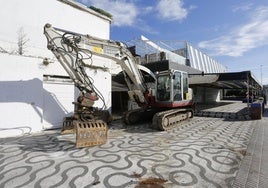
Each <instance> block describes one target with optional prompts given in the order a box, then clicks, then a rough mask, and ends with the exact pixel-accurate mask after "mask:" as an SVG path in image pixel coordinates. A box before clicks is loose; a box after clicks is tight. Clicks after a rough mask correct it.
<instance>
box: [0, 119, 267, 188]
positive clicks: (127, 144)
mask: <svg viewBox="0 0 268 188" xmlns="http://www.w3.org/2000/svg"><path fill="white" fill-rule="evenodd" d="M262 121H266V122H267V118H266V119H265V118H263V120H254V121H253V120H243V121H241V120H235V121H234V120H228V119H224V118H212V117H194V118H193V119H191V120H190V121H188V122H186V123H184V124H183V125H182V126H180V127H178V128H176V129H173V130H171V131H168V132H159V131H154V130H151V129H150V128H149V124H146V123H144V124H141V125H139V126H131V127H124V126H123V125H122V123H121V122H120V121H115V122H113V123H112V124H111V125H110V130H109V138H108V141H107V143H106V144H104V145H101V146H95V147H88V148H82V149H76V148H75V144H74V141H75V136H74V135H61V134H60V132H59V131H57V130H56V131H45V132H43V133H41V134H34V135H25V136H23V137H15V138H2V139H0V187H1V188H2V187H7V188H11V187H27V188H28V187H42V188H43V187H62V188H66V187H79V188H80V187H94V188H104V187H109V188H110V187H111V188H113V187H130V188H131V187H133V188H134V187H137V188H140V187H156V188H159V187H160V188H161V187H167V188H169V187H232V186H233V185H234V183H236V184H237V185H238V183H239V181H240V180H239V178H240V177H241V178H242V176H241V175H240V164H241V167H242V166H243V163H244V160H245V159H246V158H247V157H248V156H249V155H251V154H253V153H250V152H251V151H247V150H249V149H250V147H251V142H252V140H259V136H255V137H254V135H255V134H259V132H263V131H259V129H261V130H262V128H261V127H262V126H263V125H264V124H265V123H263V124H262V125H260V122H262ZM265 130H267V129H265ZM256 131H257V132H256ZM265 133H267V131H266V132H265ZM262 140H265V139H264V138H263V139H262ZM265 143H267V142H265ZM265 143H264V142H263V145H265ZM255 145H256V144H255ZM248 146H249V147H248ZM266 151H267V146H266ZM249 153H250V154H249ZM252 163H253V162H252ZM262 163H264V162H262ZM262 163H261V164H262ZM261 164H259V166H261ZM263 170H265V169H264V168H263ZM266 172H267V171H266ZM260 173H264V172H262V168H260ZM242 174H244V173H242ZM236 175H237V176H236ZM238 176H239V178H237V177H238ZM237 181H238V183H237ZM238 187H239V186H238Z"/></svg>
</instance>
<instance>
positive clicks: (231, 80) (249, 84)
mask: <svg viewBox="0 0 268 188" xmlns="http://www.w3.org/2000/svg"><path fill="white" fill-rule="evenodd" d="M189 84H190V87H193V86H201V87H210V88H217V89H248V88H250V89H254V90H262V86H261V84H260V83H259V82H258V80H257V79H256V78H255V77H254V75H253V74H252V73H251V71H243V72H229V73H212V74H190V75H189Z"/></svg>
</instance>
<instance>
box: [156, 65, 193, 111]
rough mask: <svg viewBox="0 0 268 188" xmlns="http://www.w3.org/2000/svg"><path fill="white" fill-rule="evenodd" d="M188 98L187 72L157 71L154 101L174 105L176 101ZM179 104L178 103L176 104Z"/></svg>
mask: <svg viewBox="0 0 268 188" xmlns="http://www.w3.org/2000/svg"><path fill="white" fill-rule="evenodd" d="M187 100H190V95H189V89H188V74H187V73H186V72H183V71H178V70H172V69H171V70H168V71H163V72H160V73H157V80H156V103H157V104H163V105H168V104H170V105H173V107H175V106H174V105H176V104H177V102H181V101H187ZM177 105H179V104H177Z"/></svg>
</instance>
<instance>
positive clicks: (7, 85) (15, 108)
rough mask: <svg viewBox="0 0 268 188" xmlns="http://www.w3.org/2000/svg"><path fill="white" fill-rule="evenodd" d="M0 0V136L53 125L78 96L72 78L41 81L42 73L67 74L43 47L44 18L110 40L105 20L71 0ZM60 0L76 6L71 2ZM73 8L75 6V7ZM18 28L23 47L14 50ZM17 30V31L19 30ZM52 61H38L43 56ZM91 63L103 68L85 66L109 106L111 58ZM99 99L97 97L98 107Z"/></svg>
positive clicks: (95, 60)
mask: <svg viewBox="0 0 268 188" xmlns="http://www.w3.org/2000/svg"><path fill="white" fill-rule="evenodd" d="M0 2H1V11H0V22H1V24H2V26H3V27H0V62H1V63H0V111H1V118H0V137H5V136H16V135H21V134H25V133H33V132H38V131H41V130H44V129H47V128H57V127H59V126H60V124H61V122H60V121H61V120H62V118H63V117H64V116H66V115H70V114H72V112H73V105H72V102H73V101H74V100H75V99H76V96H77V95H78V91H77V89H75V88H74V85H73V83H71V82H70V81H68V80H67V81H66V80H64V79H63V80H56V81H55V80H53V79H52V80H46V79H44V78H46V77H45V76H47V75H60V76H67V74H66V72H65V71H64V69H63V68H62V67H61V66H60V64H59V63H58V62H57V60H56V58H55V57H54V55H53V54H52V53H51V52H50V51H49V50H48V49H47V48H46V45H47V41H46V38H45V36H44V35H43V27H44V25H45V24H46V23H51V24H52V26H54V27H58V28H62V29H65V30H70V31H74V32H77V33H83V34H90V35H93V36H96V37H99V38H103V39H109V33H110V21H111V20H109V19H108V18H107V19H105V18H103V17H102V16H98V14H97V15H96V13H90V11H91V10H89V12H88V11H85V10H87V9H84V8H85V7H83V6H82V5H80V4H78V3H76V2H74V1H70V0H69V1H66V0H63V1H60V0H43V1H40V0H38V1H36V0H25V1H21V0H12V1H4V0H0ZM64 2H69V3H71V4H74V5H76V8H75V7H74V6H71V5H69V4H66V3H64ZM77 7H78V8H77ZM21 31H23V32H22V33H23V35H24V37H25V40H26V41H27V42H26V44H25V46H24V47H25V52H24V54H23V55H18V53H17V50H18V45H17V43H18V36H19V33H20V32H21ZM20 34H21V33H20ZM44 58H48V59H49V61H50V62H51V63H50V64H48V65H44V64H43V59H44ZM92 62H93V65H96V66H99V67H100V68H101V67H105V68H108V70H103V69H98V68H97V69H94V70H92V69H87V72H88V74H89V75H90V76H91V77H92V78H94V83H95V85H96V86H97V88H98V89H99V90H100V91H101V92H102V93H103V96H104V98H105V103H106V106H107V109H110V108H111V74H110V72H109V68H110V66H111V62H110V61H107V60H104V59H102V58H94V57H93V61H92ZM102 106H103V103H102V102H101V101H98V102H96V107H99V108H101V107H102Z"/></svg>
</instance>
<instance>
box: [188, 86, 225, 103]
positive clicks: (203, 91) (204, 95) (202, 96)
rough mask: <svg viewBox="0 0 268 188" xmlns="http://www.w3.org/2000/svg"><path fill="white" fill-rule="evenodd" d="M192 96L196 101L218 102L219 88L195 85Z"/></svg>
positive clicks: (219, 96) (219, 98) (219, 97)
mask: <svg viewBox="0 0 268 188" xmlns="http://www.w3.org/2000/svg"><path fill="white" fill-rule="evenodd" d="M192 89H193V94H194V96H193V98H194V100H195V102H197V103H210V102H219V101H220V100H221V90H220V89H215V88H207V87H195V88H192Z"/></svg>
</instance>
